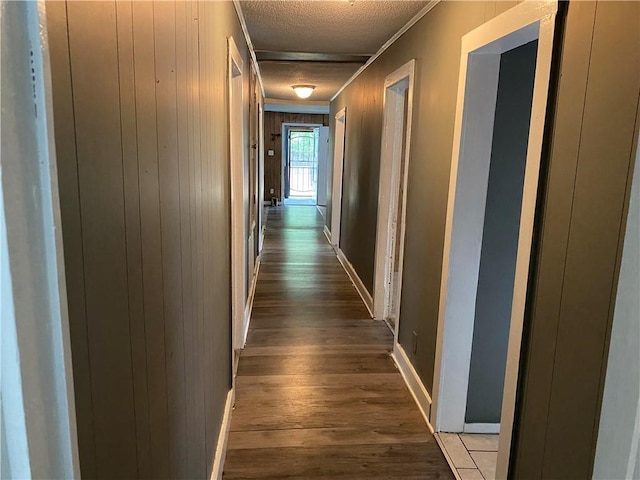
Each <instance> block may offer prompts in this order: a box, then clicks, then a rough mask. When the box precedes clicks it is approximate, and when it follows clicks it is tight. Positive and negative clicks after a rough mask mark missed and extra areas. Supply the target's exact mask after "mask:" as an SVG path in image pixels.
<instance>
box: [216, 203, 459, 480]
mask: <svg viewBox="0 0 640 480" xmlns="http://www.w3.org/2000/svg"><path fill="white" fill-rule="evenodd" d="M322 228H323V221H322V217H321V216H320V214H319V213H318V211H317V209H316V208H314V207H277V208H271V209H270V210H269V214H268V221H267V229H266V232H265V243H264V249H263V252H262V254H261V265H260V273H259V275H258V282H257V285H256V291H255V296H254V300H253V309H252V314H251V325H250V329H249V334H248V337H247V346H246V348H245V349H244V351H243V352H242V353H241V356H240V361H239V365H238V371H237V377H236V403H235V406H234V410H233V413H232V420H231V427H230V435H229V443H228V449H227V456H226V461H225V466H224V477H223V478H224V479H267V478H269V479H321V478H322V479H329V478H331V479H349V480H352V479H385V480H387V479H418V478H420V479H432V478H433V479H439V478H443V479H451V478H453V476H452V474H451V471H450V469H449V466H448V464H447V462H446V460H445V458H444V456H443V455H442V453H441V452H440V449H439V448H438V446H437V444H436V442H435V440H434V438H433V436H432V435H431V433H430V432H429V430H428V428H427V426H426V424H425V423H424V420H423V418H422V415H421V414H420V411H419V410H418V408H417V406H416V405H415V402H414V400H413V398H412V396H411V394H410V393H409V390H408V389H407V387H406V385H405V383H404V381H403V379H402V377H401V375H400V373H399V372H398V370H397V369H396V366H395V365H394V363H393V361H392V360H391V358H390V356H389V352H390V350H391V348H392V343H393V335H392V334H391V332H390V331H389V329H388V328H387V326H386V325H385V324H383V323H381V322H377V321H374V320H372V319H371V318H370V316H369V312H368V310H367V309H366V307H365V305H364V303H363V302H362V300H361V298H360V296H359V294H358V292H357V291H356V289H355V287H354V286H353V284H352V282H351V280H350V279H349V277H348V276H347V274H346V273H345V271H344V269H343V268H342V266H341V265H340V263H339V262H338V259H337V258H336V255H335V253H334V251H333V248H332V247H331V246H330V245H329V244H328V243H327V241H326V238H325V236H324V234H323V232H322Z"/></svg>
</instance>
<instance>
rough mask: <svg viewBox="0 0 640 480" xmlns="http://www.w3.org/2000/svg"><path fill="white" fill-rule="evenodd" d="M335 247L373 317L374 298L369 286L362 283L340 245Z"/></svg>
mask: <svg viewBox="0 0 640 480" xmlns="http://www.w3.org/2000/svg"><path fill="white" fill-rule="evenodd" d="M333 248H334V250H335V251H336V255H337V257H338V261H339V262H340V264H341V265H342V268H344V271H345V272H347V275H349V278H350V279H351V283H353V286H354V287H356V290H357V291H358V294H359V295H360V298H362V301H363V302H364V306H365V307H367V310H369V315H370V316H371V318H373V298H372V297H371V294H370V293H369V291H368V290H367V287H365V286H364V283H362V280H361V279H360V277H359V276H358V274H357V272H356V270H355V268H353V265H352V264H351V262H350V261H349V260H348V259H347V257H346V256H345V254H344V252H343V251H342V250H340V248H339V247H335V246H334V247H333Z"/></svg>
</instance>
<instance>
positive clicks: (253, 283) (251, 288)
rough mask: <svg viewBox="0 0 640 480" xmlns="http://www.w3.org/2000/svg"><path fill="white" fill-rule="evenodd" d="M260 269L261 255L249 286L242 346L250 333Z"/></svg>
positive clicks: (257, 259)
mask: <svg viewBox="0 0 640 480" xmlns="http://www.w3.org/2000/svg"><path fill="white" fill-rule="evenodd" d="M259 271H260V255H258V257H257V258H256V264H255V266H254V268H253V276H252V277H251V285H250V286H249V297H248V298H247V304H246V305H245V307H244V322H243V327H242V348H244V345H245V344H246V343H247V334H248V333H249V324H250V323H251V310H252V309H253V297H254V296H255V294H256V284H257V283H258V272H259Z"/></svg>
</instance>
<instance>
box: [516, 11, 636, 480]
mask: <svg viewBox="0 0 640 480" xmlns="http://www.w3.org/2000/svg"><path fill="white" fill-rule="evenodd" d="M566 15H567V16H566V23H565V26H564V34H563V45H562V52H561V56H560V58H559V81H558V87H557V92H556V93H555V111H554V112H553V113H554V115H553V118H552V128H551V135H550V136H551V138H550V145H549V149H548V174H547V177H546V181H545V182H544V185H545V186H544V188H545V190H544V200H543V209H542V212H541V215H540V225H539V239H538V245H539V246H538V254H537V258H536V260H537V261H536V263H535V264H534V265H535V274H534V284H533V285H532V292H531V294H530V297H531V298H530V305H529V308H528V310H529V315H528V318H527V319H526V325H525V334H524V339H523V355H522V358H523V367H522V371H521V385H520V395H519V402H518V405H519V408H518V418H517V425H518V430H517V436H516V444H515V449H514V451H515V459H513V465H512V472H511V473H512V475H513V478H523V479H529V478H531V479H533V478H591V476H592V469H593V462H594V456H595V447H596V442H597V437H598V425H599V422H600V407H601V401H602V394H603V387H604V375H605V373H606V364H607V356H608V348H609V340H610V334H611V324H612V321H613V313H614V312H613V305H615V298H616V285H617V279H618V273H619V265H620V256H621V253H622V248H621V246H622V241H623V238H624V231H625V226H626V220H625V217H626V210H627V208H628V202H629V192H630V185H631V178H632V175H633V173H632V172H633V163H634V159H635V151H636V149H637V143H636V142H637V140H638V128H639V125H640V116H639V111H640V31H639V30H638V19H640V4H638V2H606V1H599V2H569V4H568V12H567V14H566ZM629 421H633V420H631V419H630V420H629Z"/></svg>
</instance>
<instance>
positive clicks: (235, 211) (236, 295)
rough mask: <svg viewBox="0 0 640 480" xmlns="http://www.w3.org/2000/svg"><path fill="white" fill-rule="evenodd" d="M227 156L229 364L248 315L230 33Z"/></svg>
mask: <svg viewBox="0 0 640 480" xmlns="http://www.w3.org/2000/svg"><path fill="white" fill-rule="evenodd" d="M228 48H229V65H228V75H229V78H228V88H229V158H230V162H231V165H230V172H231V258H232V259H233V262H232V267H231V298H232V338H233V349H232V365H235V364H236V360H237V356H238V353H237V352H238V351H239V350H240V349H242V348H243V347H244V342H245V338H246V329H247V327H248V319H247V318H245V317H246V315H245V303H246V300H247V225H246V223H247V222H245V212H244V203H245V202H244V175H245V171H244V164H245V157H244V151H243V148H242V146H243V143H244V140H243V134H242V130H243V123H242V122H243V103H242V102H243V87H244V82H243V72H242V69H243V61H242V56H241V55H240V52H239V50H238V47H237V46H236V43H235V41H234V40H233V37H229V43H228Z"/></svg>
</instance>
